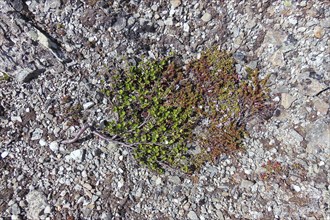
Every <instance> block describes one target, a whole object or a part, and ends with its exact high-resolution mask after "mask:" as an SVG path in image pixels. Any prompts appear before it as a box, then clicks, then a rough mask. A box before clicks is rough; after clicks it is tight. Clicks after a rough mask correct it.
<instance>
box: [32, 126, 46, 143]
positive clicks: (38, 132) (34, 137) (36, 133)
mask: <svg viewBox="0 0 330 220" xmlns="http://www.w3.org/2000/svg"><path fill="white" fill-rule="evenodd" d="M43 132H44V131H43V130H42V129H40V128H36V129H35V130H34V131H33V133H32V137H31V140H32V141H35V140H39V139H40V138H41V137H42V134H43Z"/></svg>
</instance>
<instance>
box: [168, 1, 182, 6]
mask: <svg viewBox="0 0 330 220" xmlns="http://www.w3.org/2000/svg"><path fill="white" fill-rule="evenodd" d="M170 3H171V6H172V7H173V8H177V7H179V6H180V5H181V0H170Z"/></svg>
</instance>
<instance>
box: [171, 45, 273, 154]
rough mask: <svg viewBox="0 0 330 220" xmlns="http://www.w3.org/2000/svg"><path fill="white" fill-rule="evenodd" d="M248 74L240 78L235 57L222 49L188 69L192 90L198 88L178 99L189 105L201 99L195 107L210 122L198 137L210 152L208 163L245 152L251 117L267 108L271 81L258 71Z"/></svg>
mask: <svg viewBox="0 0 330 220" xmlns="http://www.w3.org/2000/svg"><path fill="white" fill-rule="evenodd" d="M246 72H247V76H246V77H245V78H243V77H241V78H240V77H239V75H238V74H237V73H236V72H235V68H234V60H233V59H232V58H231V56H230V55H229V54H227V53H224V52H221V51H218V50H209V51H207V52H205V53H203V54H202V56H201V58H200V59H197V60H194V61H192V62H191V63H190V64H189V65H188V67H187V74H189V79H190V80H189V83H190V84H191V85H190V86H189V87H193V88H194V89H193V92H188V93H185V94H186V96H184V95H181V96H179V97H178V99H179V100H180V101H181V102H182V103H187V102H188V100H191V99H195V97H196V96H197V97H200V98H199V99H198V101H197V102H195V103H194V104H195V105H192V106H191V107H193V108H196V109H198V114H199V115H200V116H201V118H202V119H204V120H205V119H207V121H208V122H209V123H207V124H206V125H205V124H204V125H203V129H204V132H202V134H205V135H201V136H200V138H198V142H199V144H200V145H201V146H203V147H204V149H205V150H207V152H209V153H210V154H206V155H207V157H206V160H209V159H211V160H215V159H216V158H217V157H218V156H219V155H220V154H221V153H231V152H233V151H236V150H239V149H241V147H242V140H243V137H244V136H246V135H247V132H246V123H247V121H248V119H249V117H250V116H251V115H254V114H256V113H258V112H260V111H262V110H263V109H265V108H266V107H267V106H266V105H265V103H266V100H267V99H268V91H267V88H265V86H266V82H267V78H265V79H263V80H260V79H259V73H258V71H257V70H252V69H247V70H246ZM180 101H179V102H180Z"/></svg>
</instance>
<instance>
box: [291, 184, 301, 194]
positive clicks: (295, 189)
mask: <svg viewBox="0 0 330 220" xmlns="http://www.w3.org/2000/svg"><path fill="white" fill-rule="evenodd" d="M292 188H293V189H294V191H296V192H300V191H301V188H300V187H299V186H297V185H294V184H292Z"/></svg>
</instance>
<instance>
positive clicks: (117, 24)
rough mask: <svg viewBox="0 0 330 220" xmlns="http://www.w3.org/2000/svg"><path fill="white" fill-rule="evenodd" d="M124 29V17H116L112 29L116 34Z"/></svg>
mask: <svg viewBox="0 0 330 220" xmlns="http://www.w3.org/2000/svg"><path fill="white" fill-rule="evenodd" d="M125 27H126V18H125V17H120V16H119V17H117V21H116V22H115V24H114V25H113V27H112V28H113V29H114V30H115V31H117V32H119V31H121V30H123V29H124V28H125Z"/></svg>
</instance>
